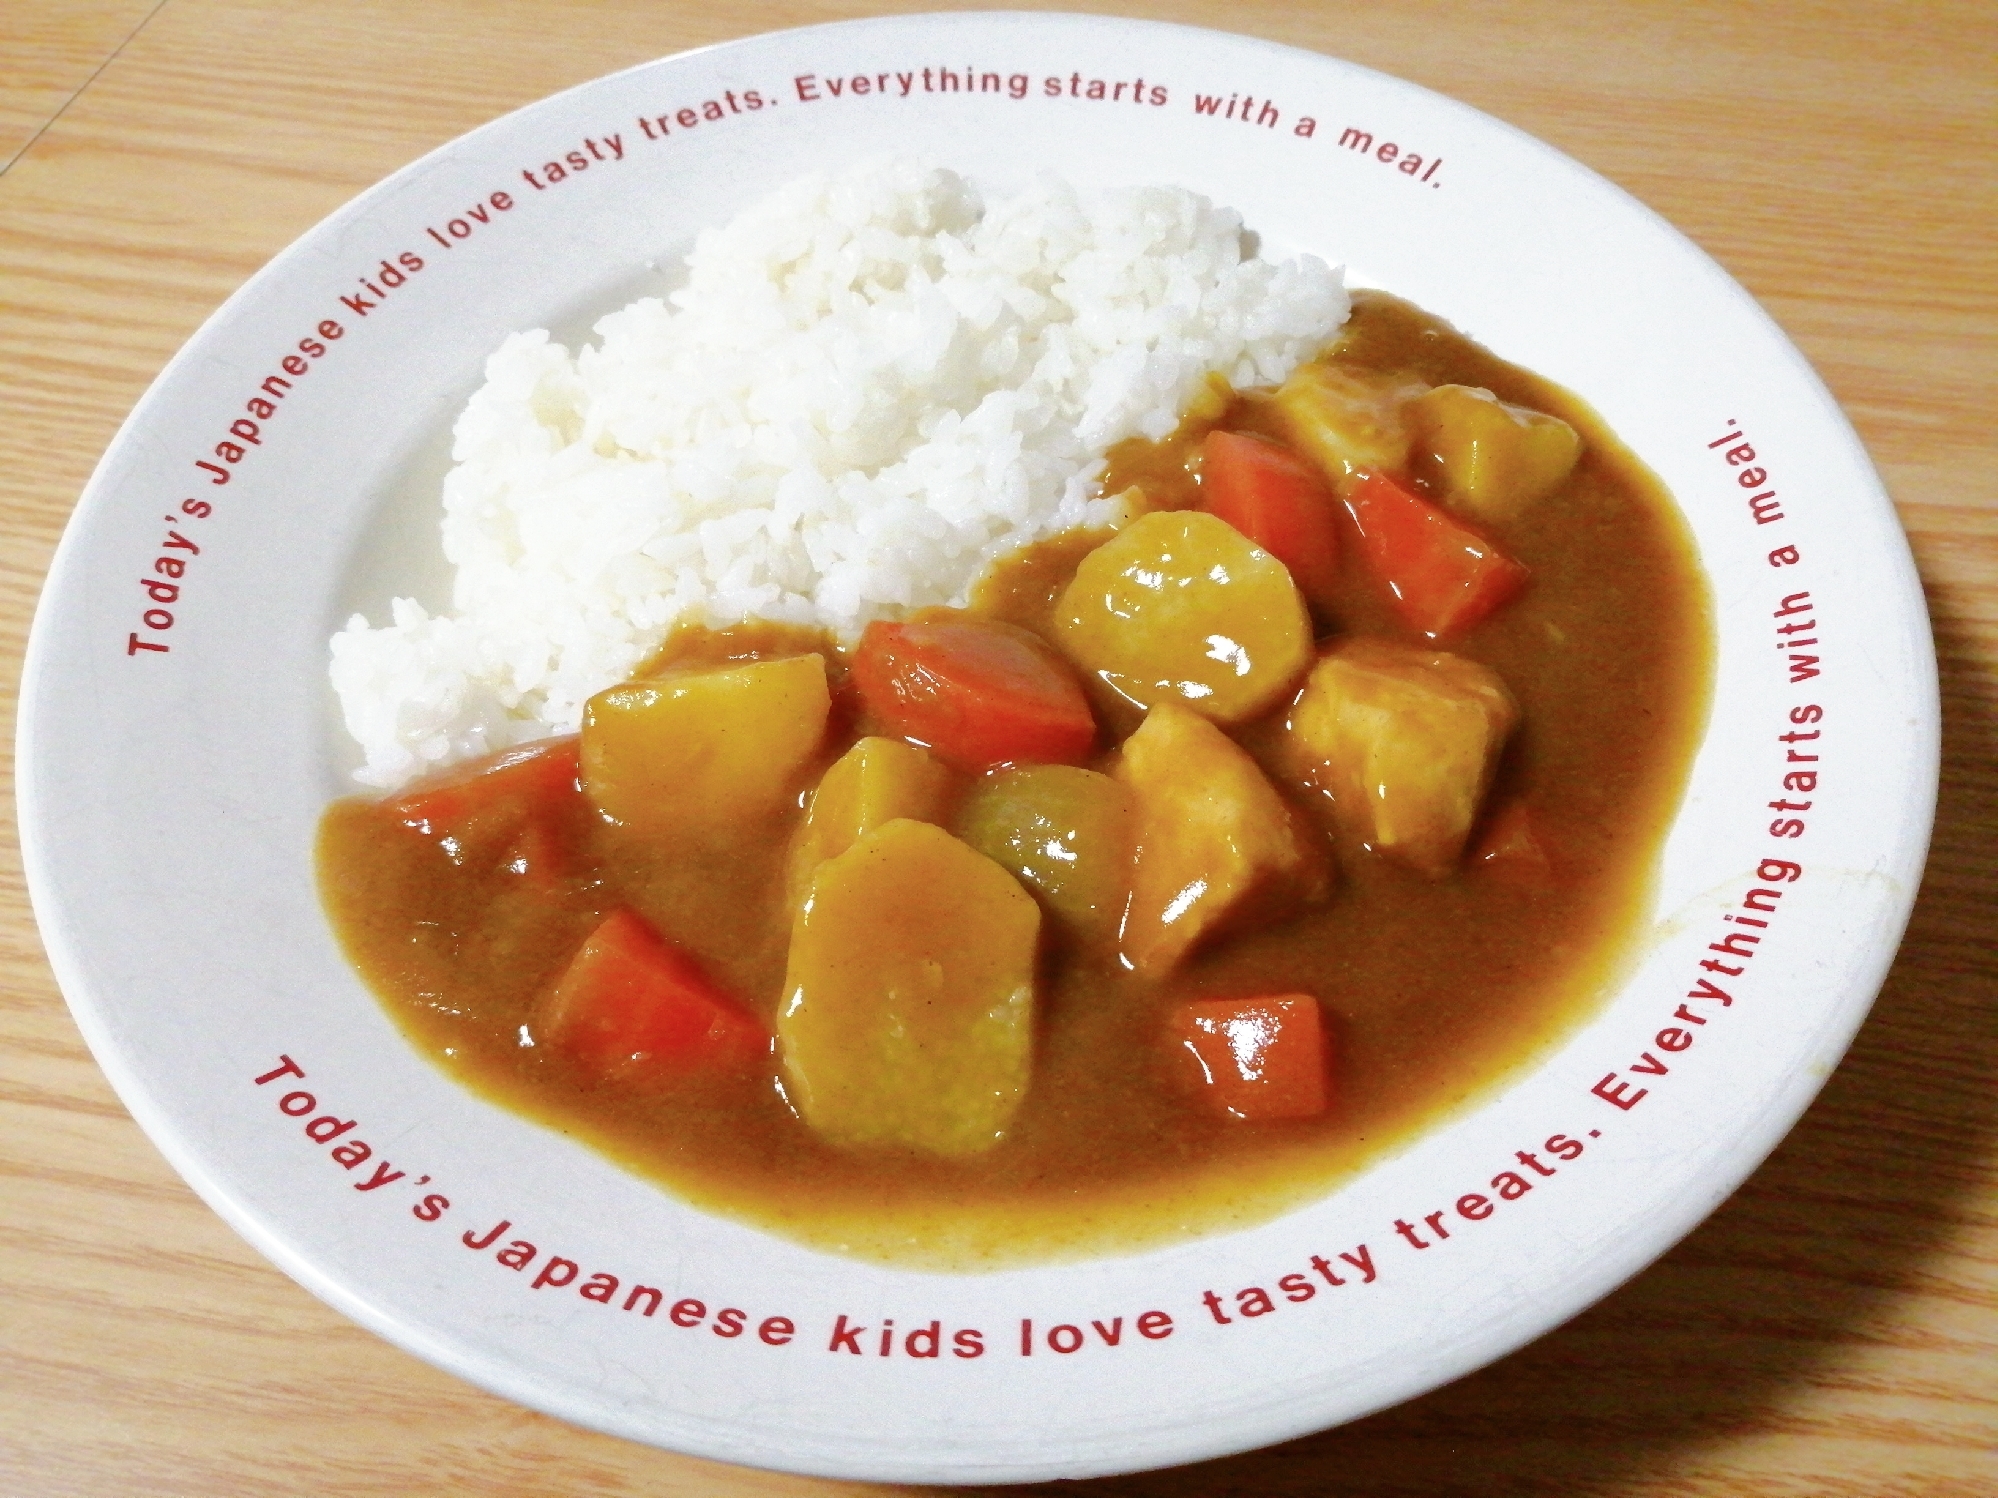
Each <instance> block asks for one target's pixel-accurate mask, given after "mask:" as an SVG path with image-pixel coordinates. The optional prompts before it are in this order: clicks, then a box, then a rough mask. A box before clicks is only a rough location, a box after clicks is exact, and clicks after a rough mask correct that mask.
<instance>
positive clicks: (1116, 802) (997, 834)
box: [957, 765, 1131, 946]
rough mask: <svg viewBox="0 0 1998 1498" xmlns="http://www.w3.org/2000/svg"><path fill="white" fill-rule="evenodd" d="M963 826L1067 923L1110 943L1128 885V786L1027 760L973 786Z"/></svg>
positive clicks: (1092, 939) (1094, 940) (1081, 934)
mask: <svg viewBox="0 0 1998 1498" xmlns="http://www.w3.org/2000/svg"><path fill="white" fill-rule="evenodd" d="M957 825H958V833H959V835H960V836H961V837H963V839H964V840H965V841H966V842H967V843H969V844H970V845H971V846H972V847H974V848H976V849H977V850H978V851H979V852H980V853H983V854H984V855H985V856H986V857H987V858H989V859H991V860H992V861H993V862H995V863H997V864H998V865H999V866H1000V867H1001V868H1003V869H1005V870H1006V871H1007V872H1008V873H1010V874H1012V875H1013V876H1014V877H1015V878H1016V879H1018V880H1019V881H1020V882H1021V883H1023V884H1025V885H1026V886H1027V888H1028V889H1030V890H1032V891H1033V892H1034V893H1035V894H1037V895H1039V896H1040V898H1041V903H1042V904H1043V905H1045V906H1046V907H1047V909H1048V911H1049V912H1050V913H1051V914H1052V915H1054V916H1055V918H1056V919H1057V920H1059V921H1060V922H1061V924H1062V926H1063V927H1064V928H1065V929H1066V930H1068V931H1069V932H1071V933H1073V934H1074V935H1075V936H1077V937H1078V938H1080V939H1081V940H1082V941H1084V942H1086V943H1089V944H1091V945H1098V944H1100V945H1105V946H1107V945H1108V944H1109V943H1110V942H1111V941H1113V940H1114V939H1115V937H1116V935H1117V926H1118V923H1119V922H1120V921H1121V920H1122V919H1123V917H1124V901H1125V897H1126V896H1127V895H1128V894H1129V893H1130V889H1131V793H1130V792H1129V791H1128V790H1126V789H1125V788H1124V787H1123V786H1121V785H1119V784H1118V783H1117V782H1116V781H1114V780H1112V779H1111V778H1110V777H1109V776H1108V775H1099V774H1097V773H1096V772H1095V771H1094V770H1081V769H1077V768H1076V767H1075V766H1073V765H1023V766H1021V767H1020V768H1019V769H1016V770H1002V771H1000V772H999V773H998V774H996V775H988V776H986V777H985V778H984V779H983V780H981V781H979V782H978V784H977V785H975V786H973V787H972V789H971V792H970V794H969V795H967V796H966V797H965V801H964V808H963V810H962V811H960V812H959V814H958V824H957Z"/></svg>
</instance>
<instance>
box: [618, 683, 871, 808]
mask: <svg viewBox="0 0 1998 1498" xmlns="http://www.w3.org/2000/svg"><path fill="white" fill-rule="evenodd" d="M831 706H832V699H831V697H830V695H829V694H828V692H827V690H826V663H825V660H824V658H823V657H822V656H817V655H797V656H791V657H789V658H787V659H785V660H778V661H755V662H751V663H749V664H747V665H740V666H730V667H728V668H726V669H723V670H716V671H688V672H685V673H679V674H675V675H671V676H662V677H657V678H654V679H652V680H649V681H633V682H626V683H625V684H624V685H623V686H616V687H611V688H610V689H609V690H608V691H603V692H599V693H597V695H596V696H594V697H592V698H591V699H590V700H589V701H588V702H587V703H585V704H584V706H583V742H582V763H583V789H584V790H585V791H587V792H588V793H589V796H590V799H591V800H592V801H593V802H595V803H596V807H597V810H599V811H601V812H602V813H603V814H604V815H605V816H607V817H610V818H611V819H612V820H614V821H618V822H623V823H626V824H627V825H629V826H632V827H635V828H638V829H640V830H642V831H646V832H657V833H660V834H664V835H692V836H708V835H712V834H715V833H718V832H722V831H725V830H728V829H731V828H740V827H741V826H742V825H743V824H744V823H745V822H747V821H751V820H754V819H755V818H757V817H760V816H765V815H768V814H769V813H771V812H774V811H776V810H777V809H778V808H779V807H780V806H781V805H782V804H783V803H784V802H785V801H786V800H787V799H789V798H790V797H792V796H794V795H795V794H796V793H797V778H798V773H799V771H800V770H801V769H802V768H803V767H804V765H805V763H806V762H807V761H808V760H809V759H810V758H811V757H812V755H813V754H815V753H816V752H817V751H818V747H819V741H820V740H821V739H822V738H824V737H825V731H826V714H827V712H828V711H830V709H831Z"/></svg>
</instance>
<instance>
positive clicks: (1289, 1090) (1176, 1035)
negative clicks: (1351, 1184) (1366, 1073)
mask: <svg viewBox="0 0 1998 1498" xmlns="http://www.w3.org/2000/svg"><path fill="white" fill-rule="evenodd" d="M1169 1034H1170V1036H1171V1038H1172V1042H1173V1046H1174V1048H1175V1049H1176V1050H1178V1051H1180V1052H1181V1053H1183V1054H1184V1055H1185V1056H1187V1057H1188V1058H1190V1063H1191V1064H1190V1065H1189V1066H1188V1067H1187V1068H1186V1069H1185V1074H1186V1075H1187V1077H1188V1078H1189V1080H1190V1084H1191V1086H1192V1088H1193V1090H1194V1093H1195V1095H1196V1096H1197V1097H1198V1098H1199V1099H1200V1101H1201V1103H1202V1104H1204V1105H1205V1106H1206V1107H1207V1108H1208V1109H1210V1110H1211V1111H1212V1112H1215V1113H1218V1114H1221V1115H1223V1116H1225V1117H1228V1118H1240V1119H1247V1120H1249V1121H1251V1122H1259V1121H1262V1120H1265V1119H1278V1118H1313V1117H1316V1116H1317V1115H1318V1114H1320V1113H1323V1112H1324V1111H1325V1106H1326V1102H1327V1094H1328V1082H1327V1072H1328V1071H1329V1069H1330V1062H1329V1057H1328V1054H1327V1051H1326V1045H1325V1032H1324V1026H1323V1025H1322V1023H1321V1022H1320V1019H1319V1013H1318V1000H1316V999H1314V998H1313V997H1311V995H1309V994H1284V995H1281V996H1279V997H1275V998H1257V999H1202V1000H1198V1001H1196V1002H1194V1003H1191V1004H1182V1005H1180V1006H1179V1008H1178V1009H1176V1010H1174V1011H1173V1015H1172V1024H1171V1028H1170V1031H1169Z"/></svg>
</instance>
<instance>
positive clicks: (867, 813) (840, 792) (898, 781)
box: [785, 738, 951, 909]
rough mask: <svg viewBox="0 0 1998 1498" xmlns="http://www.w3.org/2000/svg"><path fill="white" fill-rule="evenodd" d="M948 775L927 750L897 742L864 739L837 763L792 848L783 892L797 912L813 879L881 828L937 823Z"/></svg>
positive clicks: (817, 792)
mask: <svg viewBox="0 0 1998 1498" xmlns="http://www.w3.org/2000/svg"><path fill="white" fill-rule="evenodd" d="M950 781H951V775H950V771H949V770H948V769H946V768H945V767H944V766H943V765H941V764H939V763H938V762H937V761H936V759H935V758H934V757H933V756H932V755H931V754H930V753H929V751H928V750H926V749H921V748H918V747H917V746H916V745H914V744H905V743H903V742H902V741H901V740H900V739H882V738H866V739H862V740H860V741H859V742H858V743H856V744H855V745H854V746H853V747H852V748H851V749H849V750H847V751H846V753H844V754H842V755H841V756H840V757H839V758H838V759H837V760H835V761H834V762H833V764H832V766H831V767H830V768H829V769H828V770H827V771H826V773H825V774H824V775H823V776H822V777H820V780H819V784H818V789H816V790H814V791H813V792H812V801H811V806H810V808H809V809H808V810H807V811H806V813H805V823H804V826H802V827H800V828H799V829H798V832H797V836H796V837H794V838H793V839H792V842H791V856H790V863H789V866H788V869H787V872H786V876H785V888H786V890H787V891H788V893H789V895H790V898H791V905H792V907H793V908H794V909H795V908H796V906H797V905H798V904H799V902H800V901H802V900H803V899H804V898H805V891H806V889H807V888H808V887H809V886H810V884H811V882H812V875H813V874H814V873H815V872H816V871H817V870H818V867H819V865H820V864H822V863H824V862H825V861H826V860H827V859H828V858H837V857H838V856H839V855H840V854H842V853H844V852H845V851H846V850H847V849H848V848H851V847H852V846H853V845H854V844H855V843H857V842H859V841H860V839H861V838H863V837H865V836H866V835H867V834H868V833H870V832H872V831H873V830H874V829H875V828H877V827H879V826H881V825H882V824H883V823H885V822H892V821H894V820H895V818H897V817H909V818H911V819H913V820H915V821H918V822H940V821H941V820H942V818H943V814H944V809H945V807H946V805H947V804H948V803H949V800H950Z"/></svg>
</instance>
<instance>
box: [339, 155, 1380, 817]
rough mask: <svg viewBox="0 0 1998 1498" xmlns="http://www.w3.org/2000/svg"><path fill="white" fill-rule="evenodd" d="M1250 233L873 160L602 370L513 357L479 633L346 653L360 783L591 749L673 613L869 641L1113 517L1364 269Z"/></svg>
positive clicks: (459, 615) (1113, 193)
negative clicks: (1270, 247)
mask: <svg viewBox="0 0 1998 1498" xmlns="http://www.w3.org/2000/svg"><path fill="white" fill-rule="evenodd" d="M1242 240H1243V230H1242V221H1241V219H1240V217H1239V216H1238V215H1237V214H1235V213H1234V212H1232V211H1230V210H1228V209H1225V208H1217V207H1215V206H1214V205H1213V204H1211V203H1209V202H1208V201H1207V200H1206V199H1204V198H1201V197H1198V196H1196V195H1194V194H1192V193H1189V192H1185V191H1182V190H1180V189H1177V188H1170V187H1139V188H1125V189H1116V190H1110V191H1104V192H1097V193H1084V192H1079V191H1077V190H1076V189H1074V188H1072V187H1070V186H1068V185H1067V184H1065V183H1062V182H1059V181H1055V180H1052V179H1049V180H1044V181H1042V182H1040V183H1039V184H1037V185H1036V186H1034V187H1033V188H1031V189H1029V190H1028V191H1026V192H1024V193H1022V194H1020V195H1019V196H1017V197H1013V198H1008V199H1005V200H1004V201H1001V202H996V203H994V204H992V205H991V206H990V207H989V208H987V207H985V206H983V205H982V204H981V202H980V199H979V196H978V193H977V192H976V191H975V190H974V189H973V188H972V186H971V185H970V184H969V183H968V182H966V181H965V180H964V179H963V178H961V177H959V176H957V175H955V174H954V173H952V172H949V171H945V170H942V169H940V168H936V167H932V166H926V165H922V164H919V163H916V162H910V161H891V162H874V163H870V164H868V165H866V166H864V167H861V168H859V169H856V170H852V171H848V172H845V173H842V174H839V175H835V176H814V177H809V178H806V179H804V180H802V181H799V182H794V183H792V184H790V185H789V186H787V187H785V188H783V189H782V190H780V191H779V192H777V193H775V194H774V195H772V196H771V197H770V198H768V199H767V200H765V201H764V202H762V203H760V204H758V205H757V206H756V207H754V208H751V209H750V210H748V211H747V212H746V213H744V214H743V215H742V216H741V217H739V218H738V219H736V221H735V222H733V223H732V224H730V225H728V226H727V227H726V228H723V229H719V230H710V231H708V232H705V233H703V234H702V235H701V236H700V238H699V240H698V241H697V242H696V244H695V247H694V250H693V253H692V254H691V255H690V256H689V257H688V279H687V283H686V286H685V288H684V289H683V290H681V291H679V292H676V293H675V294H674V295H673V296H672V297H670V298H668V299H667V301H665V302H662V301H660V300H658V299H656V298H646V299H644V300H642V301H638V302H634V303H633V304H632V305H630V306H629V307H626V308H625V309H624V310H623V311H621V312H614V313H612V314H611V315H610V316H608V317H606V318H604V319H603V320H602V321H601V322H599V323H598V324H597V326H596V333H597V335H598V338H599V339H600V342H599V344H598V345H597V346H595V347H585V348H583V349H582V350H581V351H580V352H579V353H577V354H574V355H572V354H570V353H569V351H568V350H567V349H565V348H563V347H562V346H561V345H559V344H555V343H551V342H550V341H549V339H548V335H547V334H546V333H545V332H530V333H517V334H514V335H513V336H512V337H510V338H508V339H507V340H506V342H505V343H504V344H502V345H501V346H500V348H499V350H498V352H496V353H495V354H494V355H493V356H492V357H491V358H490V359H489V360H487V362H486V383H485V385H484V386H483V387H482V388H481V389H480V390H479V392H478V393H477V394H476V395H474V396H473V397H472V399H471V401H470V403H469V404H467V406H466V407H465V410H464V413H463V414H462V415H461V416H460V417H459V418H458V423H457V426H456V428H455V443H454V446H453V449H452V457H453V459H454V461H455V465H456V466H455V467H454V468H453V469H452V471H451V473H450V475H449V477H448V478H446V480H445V483H444V522H443V537H444V553H445V556H446V557H447V558H448V559H449V560H450V561H451V562H452V563H453V565H454V566H455V567H456V569H457V572H456V581H455V585H454V589H453V598H452V603H453V608H454V612H453V613H451V614H449V615H446V616H443V617H439V618H432V617H430V616H429V615H428V614H427V613H426V612H425V610H424V609H423V608H421V607H420V606H419V605H418V604H417V603H416V602H415V601H414V600H412V599H406V598H399V599H396V600H395V601H394V603H393V604H392V606H391V621H392V622H391V623H390V624H389V625H387V626H386V627H384V628H380V629H373V628H370V627H369V626H368V623H367V621H366V620H365V619H364V618H362V617H361V616H359V615H356V616H355V617H354V618H353V620H352V621H351V622H350V623H349V624H348V626H347V628H346V629H345V630H344V631H342V632H341V633H339V634H337V635H335V636H334V637H333V642H332V655H333V660H332V677H333V686H334V689H335V690H336V691H337V692H338V693H339V696H340V702H341V707H342V709H343V710H344V712H345V714H346V721H347V727H348V730H349V732H351V733H352V734H353V736H354V738H355V739H356V740H357V741H358V742H359V743H360V745H361V747H362V748H363V749H364V750H365V751H366V754H367V764H366V765H365V766H364V767H363V768H362V769H360V770H358V771H356V772H355V778H356V779H358V780H360V781H361V782H363V783H364V784H367V785H372V786H382V787H394V786H397V785H400V784H402V783H403V782H404V781H406V780H408V779H410V778H411V777H412V776H415V775H418V774H421V773H423V772H425V771H428V770H431V769H434V768H436V767H438V766H440V765H443V764H448V763H450V762H452V761H454V760H458V759H463V758H466V757H469V756H473V755H477V754H482V753H486V752H488V751H490V750H493V749H498V748H503V747H505V746H507V745H510V744H515V743H519V742H522V741H524V740H527V739H532V738H538V737H542V736H545V735H547V734H551V733H557V732H565V731H569V730H573V729H574V728H575V727H576V726H577V722H578V720H579V717H580V714H581V711H582V706H583V703H584V701H585V699H587V698H588V697H589V696H590V695H591V694H592V693H594V692H597V691H600V690H602V689H603V688H604V687H606V686H610V685H612V684H614V683H616V682H618V681H620V680H622V679H624V678H625V677H626V676H627V675H629V674H630V672H631V671H632V670H633V668H634V667H636V666H637V665H638V664H639V663H640V662H641V661H643V660H644V658H645V657H646V656H647V655H648V654H650V653H651V652H652V651H653V650H654V649H656V648H657V647H658V645H659V643H660V641H661V640H662V639H663V638H664V636H665V634H666V632H667V630H668V629H669V628H670V627H671V626H672V625H673V624H675V623H676V622H678V621H681V620H694V621H700V622H703V623H707V624H714V625H720V624H729V623H735V622H738V621H741V620H743V619H748V618H761V619H771V620H782V621H788V622H792V623H797V624H808V625H820V626H824V627H826V628H828V629H831V630H832V631H834V632H835V633H836V634H837V635H838V636H839V637H840V638H842V639H843V640H851V639H852V638H853V637H854V636H855V635H856V634H857V633H858V632H859V631H860V629H861V628H862V627H863V626H864V625H865V624H867V622H868V621H870V620H872V619H877V618H882V617H894V616H896V615H899V614H900V613H902V612H904V611H906V610H908V609H910V608H915V607H921V606H924V605H929V604H938V603H954V604H961V603H963V602H964V601H965V594H966V591H967V589H968V588H969V587H970V586H971V584H972V583H973V582H974V581H975V580H976V578H977V577H978V575H979V574H980V572H982V571H983V570H984V568H985V567H986V566H987V564H988V563H990V562H991V561H992V560H993V559H994V558H996V557H999V556H1002V555H1004V554H1006V553H1008V552H1010V551H1013V550H1015V549H1016V548H1018V547H1020V546H1023V545H1025V544H1027V543H1029V542H1032V541H1035V540H1039V539H1041V538H1043V537H1046V536H1050V535H1054V534H1056V533H1058V532H1060V531H1064V530H1068V529H1071V528H1073V527H1075V526H1080V525H1106V524H1114V523H1115V522H1116V520H1117V518H1118V507H1117V505H1116V504H1115V502H1114V500H1110V499H1104V498H1098V497H1096V495H1095V480H1096V478H1097V476H1098V475H1099V473H1100V472H1101V470H1102V460H1103V456H1104V453H1105V452H1106V450H1107V449H1108V448H1109V447H1110V446H1111V445H1112V444H1113V443H1116V442H1118V441H1120V440H1122V439H1124V438H1126V437H1131V436H1137V435H1143V436H1147V437H1163V436H1164V435H1166V434H1167V433H1168V432H1170V431H1171V430H1172V429H1173V427H1174V426H1175V425H1177V423H1178V420H1179V416H1180V413H1181V412H1182V410H1184V409H1185V407H1186V406H1187V405H1188V404H1189V402H1190V401H1191V400H1192V398H1193V397H1194V395H1195V394H1196V393H1197V392H1198V390H1199V389H1200V387H1201V384H1202V382H1203V380H1204V379H1205V378H1206V376H1207V375H1208V374H1209V373H1210V372H1218V373H1220V374H1222V375H1224V376H1225V377H1227V379H1228V380H1229V381H1230V382H1231V383H1233V384H1235V385H1236V386H1238V387H1239V386H1247V385H1256V384H1269V383H1274V382H1276V381H1280V380H1281V379H1283V377H1284V376H1285V375H1287V374H1288V373H1289V372H1290V370H1291V369H1292V367H1293V366H1295V365H1296V364H1297V363H1299V362H1300V361H1301V360H1303V359H1304V358H1306V357H1308V356H1309V355H1310V354H1312V353H1313V352H1315V351H1316V350H1317V349H1318V348H1319V347H1321V346H1322V345H1323V344H1324V343H1325V342H1326V341H1327V339H1328V338H1329V337H1330V336H1331V334H1332V333H1333V332H1334V331H1335V330H1336V329H1337V328H1338V327H1339V326H1340V324H1341V323H1343V322H1344V321H1345V318H1346V314H1347V307H1348V303H1347V295H1346V291H1345V289H1344V286H1343V284H1342V280H1341V275H1340V272H1339V271H1337V270H1334V269H1332V268H1329V267H1328V266H1326V265H1325V264H1324V263H1323V262H1322V261H1319V260H1317V259H1315V258H1312V257H1310V256H1305V257H1301V258H1299V259H1297V260H1292V261H1285V262H1282V263H1271V262H1267V261H1263V260H1258V259H1244V258H1243V245H1242Z"/></svg>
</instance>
